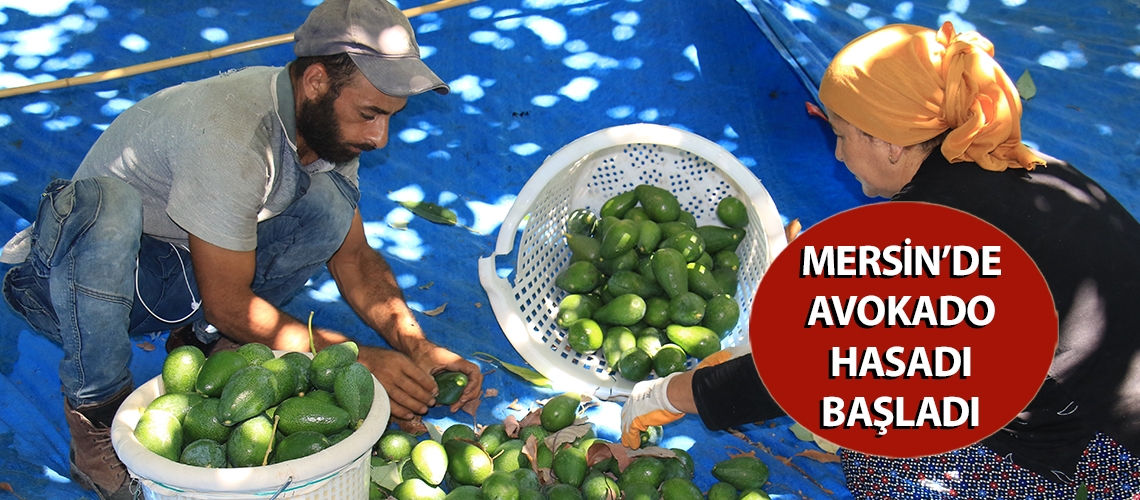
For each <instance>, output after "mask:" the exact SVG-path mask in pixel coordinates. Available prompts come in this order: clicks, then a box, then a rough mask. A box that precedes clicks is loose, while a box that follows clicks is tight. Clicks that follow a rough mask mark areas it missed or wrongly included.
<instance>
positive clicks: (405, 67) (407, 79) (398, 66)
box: [349, 53, 451, 97]
mask: <svg viewBox="0 0 1140 500" xmlns="http://www.w3.org/2000/svg"><path fill="white" fill-rule="evenodd" d="M349 56H350V57H352V61H353V62H355V63H356V67H358V68H360V71H361V72H362V73H364V76H365V78H368V81H369V82H372V85H373V86H375V87H376V88H377V89H379V90H380V91H381V92H383V93H385V94H388V95H390V96H393V97H408V96H413V95H416V94H422V93H424V92H427V91H429V90H434V91H436V92H439V93H440V94H447V93H448V92H450V91H451V88H450V87H448V86H447V84H446V83H443V80H440V78H439V77H438V76H436V74H435V73H434V72H432V70H431V69H429V68H428V67H427V65H426V64H424V62H423V61H422V60H420V59H419V58H418V57H403V58H387V57H375V56H368V55H363V54H351V53H350V54H349Z"/></svg>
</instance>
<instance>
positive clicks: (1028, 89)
mask: <svg viewBox="0 0 1140 500" xmlns="http://www.w3.org/2000/svg"><path fill="white" fill-rule="evenodd" d="M1016 86H1017V93H1019V94H1021V98H1022V99H1025V100H1027V101H1028V100H1030V99H1032V98H1033V96H1035V95H1037V84H1035V83H1033V77H1032V76H1029V70H1025V72H1024V73H1022V74H1021V76H1020V77H1019V78H1018V79H1017V84H1016Z"/></svg>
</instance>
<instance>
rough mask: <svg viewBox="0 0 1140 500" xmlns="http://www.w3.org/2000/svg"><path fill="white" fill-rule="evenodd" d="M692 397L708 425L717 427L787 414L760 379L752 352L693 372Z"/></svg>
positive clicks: (721, 427) (702, 418)
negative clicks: (753, 361)
mask: <svg viewBox="0 0 1140 500" xmlns="http://www.w3.org/2000/svg"><path fill="white" fill-rule="evenodd" d="M693 399H694V401H695V402H696V404H697V411H698V412H700V415H701V420H703V421H704V423H705V427H708V428H709V429H710V430H714V431H719V430H723V429H726V428H728V427H731V426H734V425H740V424H747V423H752V422H759V421H761V420H768V419H771V418H776V417H780V416H783V415H784V410H782V409H780V406H779V405H777V404H776V401H775V400H773V399H772V396H771V395H769V394H768V389H767V388H765V387H764V383H763V382H762V381H760V375H759V374H757V373H756V365H755V364H753V363H752V356H740V357H738V358H736V359H733V360H729V361H726V362H724V363H721V364H719V365H716V366H710V367H708V368H701V369H699V370H697V371H696V372H693Z"/></svg>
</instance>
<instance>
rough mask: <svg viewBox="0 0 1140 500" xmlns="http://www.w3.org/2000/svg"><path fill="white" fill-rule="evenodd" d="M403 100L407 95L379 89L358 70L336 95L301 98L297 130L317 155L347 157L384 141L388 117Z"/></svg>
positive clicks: (344, 159)
mask: <svg viewBox="0 0 1140 500" xmlns="http://www.w3.org/2000/svg"><path fill="white" fill-rule="evenodd" d="M407 103H408V99H407V98H404V97H392V96H389V95H387V94H384V93H383V92H380V91H379V90H377V89H376V87H374V86H372V84H371V83H369V82H368V80H367V79H366V78H365V77H364V75H363V74H361V73H359V72H358V73H357V74H356V75H355V76H354V77H353V79H352V81H351V82H350V83H348V84H346V85H345V86H344V87H342V88H341V91H340V95H337V96H334V95H333V93H332V92H328V91H326V92H324V93H323V94H321V95H320V96H318V97H317V98H315V99H305V100H304V101H303V102H302V103H301V107H300V109H298V110H297V133H298V134H300V135H301V137H303V138H304V139H305V144H306V145H307V146H308V147H309V148H310V149H312V150H313V152H315V153H316V154H317V156H319V157H320V158H322V159H324V160H326V161H330V162H333V163H343V162H347V161H351V160H352V159H354V158H356V157H357V156H360V153H361V152H363V151H371V150H373V149H379V148H382V147H384V146H385V145H387V144H388V121H389V119H390V118H391V117H392V115H394V114H396V113H397V112H399V111H400V110H402V109H404V106H406V105H407Z"/></svg>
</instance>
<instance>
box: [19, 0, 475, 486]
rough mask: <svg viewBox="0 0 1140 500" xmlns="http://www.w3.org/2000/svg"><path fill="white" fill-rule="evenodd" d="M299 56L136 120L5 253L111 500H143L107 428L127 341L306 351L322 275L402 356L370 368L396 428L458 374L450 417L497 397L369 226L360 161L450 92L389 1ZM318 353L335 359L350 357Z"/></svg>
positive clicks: (120, 125) (326, 21) (320, 33)
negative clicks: (435, 97) (150, 338)
mask: <svg viewBox="0 0 1140 500" xmlns="http://www.w3.org/2000/svg"><path fill="white" fill-rule="evenodd" d="M295 40H296V45H295V48H294V51H295V53H296V55H297V56H298V58H297V60H296V61H294V62H293V63H291V64H290V65H289V66H287V67H286V68H266V67H255V68H247V69H243V70H240V71H235V72H230V73H227V74H224V75H221V76H217V77H214V78H209V79H206V80H202V81H197V82H191V83H186V84H182V85H178V86H175V87H171V88H168V89H165V90H163V91H160V92H158V93H156V94H154V95H152V96H150V97H148V98H146V99H143V100H142V101H140V102H139V103H138V104H136V105H135V106H133V107H132V108H130V109H128V110H127V111H125V112H124V113H123V114H122V115H120V116H119V117H118V118H116V120H115V121H114V122H113V123H112V124H111V126H110V127H109V128H108V129H107V130H106V131H105V132H104V133H103V135H102V136H101V137H100V138H99V140H98V141H96V143H95V145H94V146H93V147H92V148H91V150H90V151H89V153H88V154H87V156H86V158H85V159H84V160H83V162H82V164H81V165H80V167H79V169H78V170H77V171H76V173H75V175H74V176H73V177H72V179H71V180H56V181H54V182H52V183H51V184H50V185H49V186H48V188H47V190H46V191H45V193H44V196H43V198H42V200H41V203H40V207H39V213H38V214H37V220H36V222H35V224H34V225H33V226H32V227H31V228H29V230H28V231H24V232H22V233H21V234H20V235H18V236H17V238H14V239H13V241H12V242H10V243H9V245H8V246H7V247H6V248H5V251H4V253H3V256H4V257H5V260H6V261H8V262H9V263H16V264H18V265H16V266H15V267H14V268H12V269H11V270H10V271H9V272H8V274H7V275H6V276H5V279H4V287H3V291H4V297H5V299H6V300H7V301H8V303H9V304H10V305H11V306H12V307H13V308H14V309H15V310H16V311H17V312H18V313H20V314H21V315H22V316H24V317H25V318H26V319H27V321H28V322H29V324H31V325H32V327H33V328H34V329H35V330H36V331H38V332H40V333H42V334H44V335H45V336H47V337H49V338H51V339H53V340H55V341H56V342H57V343H59V344H61V345H62V347H63V351H64V360H63V362H62V363H61V365H60V379H61V381H62V385H63V392H64V394H65V396H66V397H65V410H66V417H67V422H68V425H69V427H70V430H71V436H72V441H71V455H72V456H71V459H72V475H73V477H74V478H75V479H76V480H77V481H78V482H80V483H81V484H84V485H85V486H87V487H89V488H92V489H94V490H95V491H96V492H97V493H98V494H99V496H100V497H101V498H120V497H126V496H128V495H129V492H128V491H127V490H128V488H127V487H126V486H127V484H128V475H127V473H126V471H125V468H124V467H123V465H122V463H121V462H119V460H118V459H117V457H116V456H115V452H114V450H113V449H112V447H111V445H110V429H109V427H110V423H111V420H112V418H113V416H114V414H115V411H116V409H117V408H118V406H119V405H120V403H121V402H122V401H123V400H124V399H125V397H126V396H127V395H128V394H129V393H130V392H131V390H132V384H131V375H130V372H129V369H128V362H129V359H130V352H131V342H130V339H129V336H130V335H135V334H141V333H146V332H155V331H162V330H166V329H170V328H172V327H180V326H182V327H184V328H176V331H175V332H173V333H172V335H171V338H170V340H169V341H168V343H169V344H170V345H171V346H172V345H175V344H177V343H179V342H182V343H190V344H195V345H200V346H203V347H204V348H205V349H206V350H210V349H212V348H215V347H217V346H218V343H225V342H228V343H230V345H233V344H234V343H237V344H240V343H246V342H261V343H264V344H266V345H268V346H270V347H273V348H275V349H283V350H296V351H306V350H308V349H309V329H308V327H307V326H306V325H305V324H303V323H301V322H300V321H298V320H296V319H294V318H292V317H290V316H289V315H287V314H285V313H284V312H282V311H281V310H280V309H279V307H280V306H281V305H282V304H284V303H285V302H287V301H288V299H289V298H291V297H292V296H293V295H295V294H296V293H298V292H299V291H300V289H301V288H302V287H303V286H304V284H305V282H306V281H307V280H308V279H309V278H310V277H311V276H313V275H314V274H315V273H316V272H317V271H319V270H320V267H321V266H322V265H327V268H328V270H329V272H330V274H331V275H332V277H333V278H334V280H335V281H336V283H337V285H338V287H339V289H340V291H341V295H342V296H343V297H344V299H345V301H346V302H347V303H348V304H349V305H350V306H351V307H352V309H353V310H354V311H355V312H356V313H357V314H358V315H359V317H360V318H361V319H362V320H363V321H364V323H365V324H367V325H368V326H369V327H370V328H372V329H373V330H375V331H377V332H379V333H380V335H381V336H383V337H384V339H385V340H386V341H387V342H388V343H389V344H390V345H391V346H392V347H394V348H395V350H387V349H381V348H376V347H361V350H360V356H359V359H360V361H361V362H362V363H363V364H364V365H366V366H367V367H368V368H369V369H370V370H371V371H372V372H373V373H374V374H375V375H376V377H377V378H378V379H379V380H380V381H381V383H382V384H383V385H384V387H385V389H387V391H388V395H389V397H390V399H391V402H392V416H393V418H396V419H404V420H407V419H413V418H415V417H416V415H417V414H422V413H424V412H426V411H427V410H428V407H429V406H431V405H433V404H435V401H434V394H435V393H436V391H437V387H436V385H435V382H434V380H433V378H432V376H431V374H432V373H434V372H438V371H441V370H451V371H461V372H464V373H466V374H467V376H468V377H469V379H470V382H469V385H468V387H467V390H466V391H465V392H464V394H463V396H462V398H461V399H460V400H459V402H457V403H455V404H454V405H452V407H451V409H452V411H454V410H456V409H458V408H459V407H460V406H462V405H463V404H465V403H467V402H468V401H471V400H474V399H475V398H477V397H478V396H479V395H480V390H481V383H482V376H481V374H480V373H479V370H478V367H476V366H475V365H474V364H472V363H470V362H468V361H465V360H464V359H462V358H461V357H459V356H457V355H456V354H454V353H452V352H450V351H448V350H446V349H443V348H440V347H438V346H436V345H435V344H433V343H431V342H430V341H428V340H427V339H426V338H425V337H424V334H423V331H422V330H421V329H420V327H419V325H418V324H417V322H416V319H415V317H414V315H413V313H412V312H411V310H410V309H409V308H408V307H407V305H406V303H405V302H404V300H403V296H402V292H401V290H400V288H399V286H398V285H397V283H396V281H395V278H394V277H393V274H392V271H391V269H390V268H389V267H388V265H387V263H386V262H385V261H384V259H383V257H381V256H380V255H379V254H378V253H377V252H376V251H375V250H373V249H372V248H371V247H369V246H368V244H367V242H366V239H365V235H364V226H363V223H362V219H361V214H360V211H359V209H358V208H357V202H358V199H359V197H360V191H359V188H358V185H357V167H358V165H359V159H358V155H359V154H360V153H361V152H363V151H370V150H373V149H377V148H382V147H384V146H385V145H386V144H387V141H388V124H389V120H390V118H391V117H392V115H393V114H395V113H397V112H399V111H400V110H402V109H403V108H404V106H405V105H406V104H407V99H408V97H409V96H413V95H417V94H420V93H422V92H426V91H428V90H435V91H437V92H439V93H441V94H445V93H447V92H448V90H449V89H448V87H447V85H446V84H444V83H443V82H442V81H441V80H440V79H439V77H438V76H436V75H435V74H434V73H433V72H432V71H431V70H430V69H428V67H427V66H426V65H425V64H424V63H423V62H422V61H421V60H420V58H419V47H418V45H417V44H416V41H415V36H414V33H413V31H412V28H411V25H410V23H409V22H408V20H407V18H406V17H405V16H404V15H403V13H401V12H400V11H399V10H398V9H396V8H395V7H393V6H392V5H391V4H390V3H388V2H387V1H386V0H326V1H325V2H324V3H323V4H321V5H320V6H318V7H317V8H315V9H314V10H313V12H312V13H311V14H310V16H309V18H308V19H307V20H306V21H305V23H304V24H303V25H302V26H301V27H300V28H299V29H298V30H297V32H296V34H295ZM24 255H27V256H26V257H24ZM13 260H15V262H13ZM219 332H224V333H225V337H226V338H222V339H221V340H219V338H220V333H219ZM180 335H184V336H185V337H184V338H182V337H180ZM313 336H314V341H315V343H316V347H317V348H318V349H320V348H323V347H325V346H328V345H331V344H334V343H338V342H343V341H345V340H348V338H347V337H345V336H344V335H341V334H339V333H337V332H333V331H330V330H326V329H319V328H316V329H314V332H313Z"/></svg>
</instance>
